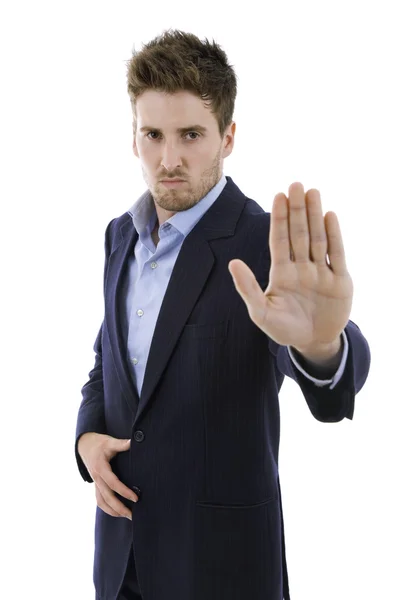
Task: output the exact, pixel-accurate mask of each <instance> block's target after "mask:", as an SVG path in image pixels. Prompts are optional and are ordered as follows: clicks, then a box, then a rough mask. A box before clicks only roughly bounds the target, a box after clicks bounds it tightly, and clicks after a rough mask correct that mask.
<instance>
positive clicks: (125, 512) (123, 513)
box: [96, 479, 131, 517]
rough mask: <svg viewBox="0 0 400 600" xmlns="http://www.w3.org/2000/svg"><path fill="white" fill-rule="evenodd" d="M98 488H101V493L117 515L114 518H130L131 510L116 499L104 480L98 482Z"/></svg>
mask: <svg viewBox="0 0 400 600" xmlns="http://www.w3.org/2000/svg"><path fill="white" fill-rule="evenodd" d="M96 486H97V487H98V488H99V492H100V494H101V496H102V498H103V500H104V502H105V503H106V504H107V506H108V507H109V508H111V509H112V510H113V511H114V512H116V513H117V514H116V515H114V516H118V517H129V516H130V515H131V511H130V510H129V508H127V507H126V506H125V504H123V503H122V502H121V500H118V498H116V496H115V494H114V493H113V491H112V490H110V488H109V487H108V485H107V484H106V483H105V482H104V481H103V480H102V479H99V480H98V482H96Z"/></svg>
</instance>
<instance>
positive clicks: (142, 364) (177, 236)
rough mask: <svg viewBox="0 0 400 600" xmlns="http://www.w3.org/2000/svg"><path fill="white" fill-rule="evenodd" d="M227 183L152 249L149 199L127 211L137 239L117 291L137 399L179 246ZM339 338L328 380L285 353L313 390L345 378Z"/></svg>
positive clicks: (177, 218) (170, 226)
mask: <svg viewBox="0 0 400 600" xmlns="http://www.w3.org/2000/svg"><path fill="white" fill-rule="evenodd" d="M226 181H227V180H226V178H225V175H222V177H221V179H220V180H219V182H218V183H217V184H216V185H215V186H214V187H213V188H212V189H211V190H210V191H209V192H208V194H206V195H205V196H204V198H203V199H202V200H201V201H200V202H198V203H197V204H195V206H193V207H192V208H190V209H189V210H186V211H182V212H177V213H176V214H175V215H174V216H173V217H171V218H169V219H168V220H167V221H166V222H165V223H163V224H162V225H161V227H160V228H159V231H158V236H159V240H160V241H159V242H158V245H157V246H156V245H155V244H154V242H153V240H152V238H151V232H152V231H153V229H154V227H155V224H156V222H157V213H156V210H155V206H154V200H153V198H152V197H151V195H150V194H148V192H145V193H144V194H142V196H141V197H140V198H139V199H138V200H137V201H136V202H135V204H133V206H132V207H131V208H130V210H129V211H128V213H129V214H130V215H131V217H132V221H133V225H134V227H135V229H136V231H137V232H138V236H139V237H138V239H137V242H136V245H135V248H134V254H133V255H132V256H131V257H130V258H129V264H128V272H127V277H126V278H125V281H124V284H123V287H122V290H121V291H122V298H123V300H122V315H121V318H122V332H123V335H124V337H125V346H126V348H127V359H128V364H129V365H130V366H131V370H132V378H133V381H134V382H135V383H136V386H137V392H138V395H139V396H140V393H141V389H142V385H143V379H144V374H145V369H146V363H147V359H148V356H149V352H150V345H151V341H152V338H153V333H154V329H155V326H156V322H157V318H158V314H159V311H160V308H161V304H162V301H163V298H164V294H165V292H166V289H167V286H168V282H169V279H170V276H171V273H172V270H173V268H174V265H175V261H176V259H177V257H178V254H179V251H180V249H181V246H182V244H183V242H184V240H185V237H186V236H187V235H188V234H189V233H190V232H191V230H192V229H193V227H194V226H195V225H196V223H197V222H198V221H199V220H200V219H201V218H202V216H203V215H204V213H205V212H207V210H208V209H209V208H210V207H211V206H212V204H214V202H215V201H216V199H217V198H218V196H219V195H220V193H221V192H222V190H223V189H224V187H225V185H226ZM177 310H179V306H177ZM249 318H250V317H249ZM342 336H343V342H344V344H343V356H342V360H341V363H340V365H339V368H338V370H337V372H336V373H335V375H334V377H333V378H332V379H327V380H321V379H316V378H315V377H312V376H311V375H309V374H308V373H307V372H306V371H305V370H304V369H303V368H302V367H301V365H300V364H299V363H298V362H297V360H296V358H295V356H294V354H293V352H292V350H291V348H290V347H288V352H289V355H290V358H291V360H292V361H293V363H294V365H295V366H296V368H297V369H298V370H299V371H301V372H302V373H303V375H304V376H305V377H307V378H308V379H310V380H311V381H313V382H314V383H315V385H317V386H321V387H322V386H325V385H329V387H330V389H333V388H334V387H335V385H336V384H337V383H338V381H339V380H340V378H341V376H342V374H343V372H344V369H345V365H346V360H347V355H348V340H347V336H346V334H345V332H344V331H343V333H342Z"/></svg>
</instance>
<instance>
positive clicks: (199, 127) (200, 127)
mask: <svg viewBox="0 0 400 600" xmlns="http://www.w3.org/2000/svg"><path fill="white" fill-rule="evenodd" d="M139 131H141V132H145V131H156V132H157V133H162V131H161V129H157V127H149V126H148V125H145V126H144V127H141V128H140V129H139ZM176 131H177V132H178V133H186V132H187V131H201V133H206V132H207V127H203V125H191V126H190V127H179V128H178V129H177V130H176Z"/></svg>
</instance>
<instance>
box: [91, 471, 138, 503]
mask: <svg viewBox="0 0 400 600" xmlns="http://www.w3.org/2000/svg"><path fill="white" fill-rule="evenodd" d="M99 475H100V477H101V478H102V479H103V480H104V481H105V482H106V484H107V485H108V487H109V488H111V489H112V490H114V492H118V494H119V495H120V496H123V497H124V498H127V499H128V500H133V502H137V500H139V498H138V496H137V495H136V494H135V492H133V491H132V490H130V489H129V488H128V487H127V486H126V485H125V484H124V483H122V481H121V480H120V479H118V477H117V476H116V475H115V473H114V472H113V470H112V469H111V466H110V464H109V463H108V462H107V461H105V462H104V466H103V468H102V469H101V472H99Z"/></svg>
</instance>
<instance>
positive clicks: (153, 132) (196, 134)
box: [147, 131, 200, 140]
mask: <svg viewBox="0 0 400 600" xmlns="http://www.w3.org/2000/svg"><path fill="white" fill-rule="evenodd" d="M153 134H155V135H160V134H159V133H158V131H149V133H148V134H147V137H148V136H149V135H153ZM189 134H194V135H195V136H197V137H200V135H199V134H198V133H197V132H196V131H188V132H187V133H186V134H185V135H189ZM197 137H195V138H190V139H191V140H196V139H197ZM150 139H151V140H155V139H157V138H154V137H151V138H150Z"/></svg>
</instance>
